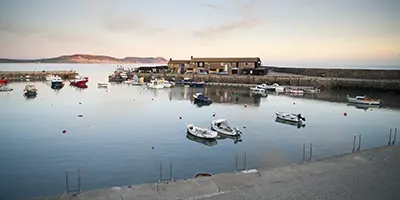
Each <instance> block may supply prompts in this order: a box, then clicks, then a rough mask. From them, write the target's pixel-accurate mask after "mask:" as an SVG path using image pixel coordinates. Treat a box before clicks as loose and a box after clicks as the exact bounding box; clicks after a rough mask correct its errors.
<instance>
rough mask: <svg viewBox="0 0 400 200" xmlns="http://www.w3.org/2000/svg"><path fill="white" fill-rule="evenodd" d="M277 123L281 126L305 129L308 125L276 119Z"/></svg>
mask: <svg viewBox="0 0 400 200" xmlns="http://www.w3.org/2000/svg"><path fill="white" fill-rule="evenodd" d="M275 122H278V123H281V124H287V125H291V126H296V127H297V128H304V127H305V126H306V125H305V124H303V123H302V122H293V121H287V120H283V119H281V118H278V117H277V118H276V119H275Z"/></svg>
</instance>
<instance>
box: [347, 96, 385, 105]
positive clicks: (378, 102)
mask: <svg viewBox="0 0 400 200" xmlns="http://www.w3.org/2000/svg"><path fill="white" fill-rule="evenodd" d="M347 101H348V102H349V103H354V104H367V105H381V100H379V99H378V100H374V99H370V98H368V97H366V96H365V95H364V96H356V97H355V98H353V97H350V96H349V95H347Z"/></svg>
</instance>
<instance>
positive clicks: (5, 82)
mask: <svg viewBox="0 0 400 200" xmlns="http://www.w3.org/2000/svg"><path fill="white" fill-rule="evenodd" d="M1 84H3V85H7V84H8V80H6V79H0V85H1Z"/></svg>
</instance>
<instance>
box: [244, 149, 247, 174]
mask: <svg viewBox="0 0 400 200" xmlns="http://www.w3.org/2000/svg"><path fill="white" fill-rule="evenodd" d="M246 154H247V153H246V152H244V170H246V164H247V163H246V162H247V155H246Z"/></svg>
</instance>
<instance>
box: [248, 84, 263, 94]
mask: <svg viewBox="0 0 400 200" xmlns="http://www.w3.org/2000/svg"><path fill="white" fill-rule="evenodd" d="M250 91H251V92H258V93H265V89H264V88H262V87H260V86H259V85H257V86H251V87H250Z"/></svg>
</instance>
